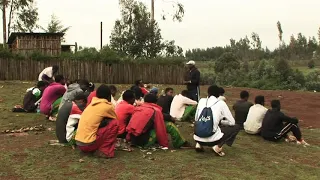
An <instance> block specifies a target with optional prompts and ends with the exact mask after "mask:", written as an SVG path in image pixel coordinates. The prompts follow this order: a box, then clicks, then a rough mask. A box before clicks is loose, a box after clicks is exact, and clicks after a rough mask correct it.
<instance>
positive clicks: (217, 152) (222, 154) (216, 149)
mask: <svg viewBox="0 0 320 180" xmlns="http://www.w3.org/2000/svg"><path fill="white" fill-rule="evenodd" d="M212 150H213V152H215V153H216V154H217V155H218V156H220V157H223V156H225V155H226V154H225V153H224V152H223V151H222V148H220V147H219V146H218V145H215V146H213V147H212Z"/></svg>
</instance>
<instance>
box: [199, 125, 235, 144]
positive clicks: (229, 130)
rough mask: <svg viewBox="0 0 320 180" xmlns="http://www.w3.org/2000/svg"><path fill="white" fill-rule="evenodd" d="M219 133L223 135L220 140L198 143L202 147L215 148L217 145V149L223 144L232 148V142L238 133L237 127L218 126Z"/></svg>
mask: <svg viewBox="0 0 320 180" xmlns="http://www.w3.org/2000/svg"><path fill="white" fill-rule="evenodd" d="M220 129H221V132H222V133H223V136H222V138H221V139H219V140H218V141H215V142H199V141H197V142H198V143H199V144H200V145H202V146H215V145H218V146H219V147H222V146H223V145H224V144H227V145H228V146H230V147H231V146H232V144H233V142H234V140H235V139H236V136H237V134H238V133H239V131H240V127H239V125H237V124H236V125H234V126H223V125H221V126H220Z"/></svg>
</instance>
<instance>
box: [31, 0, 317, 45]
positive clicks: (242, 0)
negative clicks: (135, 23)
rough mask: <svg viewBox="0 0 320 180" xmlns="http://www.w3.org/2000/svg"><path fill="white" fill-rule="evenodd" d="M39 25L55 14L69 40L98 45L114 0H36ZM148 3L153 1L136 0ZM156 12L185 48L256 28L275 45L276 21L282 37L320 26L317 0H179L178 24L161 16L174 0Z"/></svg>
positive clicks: (113, 14)
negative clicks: (182, 14) (181, 10)
mask: <svg viewBox="0 0 320 180" xmlns="http://www.w3.org/2000/svg"><path fill="white" fill-rule="evenodd" d="M36 1H37V7H38V8H39V24H40V25H42V26H46V25H47V24H48V21H49V20H50V16H51V14H55V15H56V16H57V17H58V18H59V19H60V20H61V21H62V22H63V24H64V25H66V26H71V29H70V30H69V31H68V32H67V35H66V41H67V43H74V42H78V44H79V45H80V46H86V47H96V48H98V47H99V44H100V39H99V38H100V32H99V31H100V21H102V22H103V29H104V30H103V36H104V37H103V42H104V44H107V43H109V36H110V33H111V30H112V28H113V25H114V21H115V20H116V19H118V18H119V15H120V12H119V3H118V0H90V1H88V0H54V1H52V0H36ZM140 1H142V2H145V3H146V4H147V6H148V7H150V1H151V0H140ZM155 1H156V4H155V14H156V15H155V16H156V20H158V21H159V25H160V28H161V30H162V36H163V38H164V39H165V40H175V41H176V44H177V45H180V46H181V47H183V49H184V50H187V49H189V48H197V47H199V48H206V47H212V46H224V45H226V44H228V43H229V40H230V38H234V39H236V40H237V39H239V38H241V37H244V36H245V35H248V36H250V34H251V32H257V33H258V34H259V35H260V38H261V40H262V46H263V47H265V46H268V47H269V48H271V49H273V48H274V47H276V46H277V45H278V37H277V34H278V32H277V28H276V23H277V21H278V20H279V21H280V22H281V24H282V29H283V32H284V34H283V37H284V40H285V41H287V42H288V41H289V37H290V35H291V34H295V35H296V34H297V33H299V32H302V34H304V35H305V36H316V37H317V31H318V29H319V27H320V13H319V8H320V0H179V1H180V2H181V3H182V4H183V5H184V8H185V17H184V19H183V21H182V22H181V23H179V22H173V21H171V20H169V19H168V20H166V21H163V20H161V14H162V11H165V12H169V13H172V12H173V10H174V9H173V8H172V3H171V2H172V1H174V0H155Z"/></svg>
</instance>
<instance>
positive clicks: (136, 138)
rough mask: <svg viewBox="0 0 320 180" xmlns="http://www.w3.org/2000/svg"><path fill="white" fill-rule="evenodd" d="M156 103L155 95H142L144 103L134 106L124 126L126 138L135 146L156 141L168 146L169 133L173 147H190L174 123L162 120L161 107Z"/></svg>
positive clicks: (150, 144) (151, 143)
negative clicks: (125, 126)
mask: <svg viewBox="0 0 320 180" xmlns="http://www.w3.org/2000/svg"><path fill="white" fill-rule="evenodd" d="M156 103H157V96H155V95H154V94H150V93H149V94H147V95H146V96H145V97H144V104H142V105H141V106H138V107H136V108H135V110H134V112H133V114H132V117H131V119H130V122H129V124H128V126H127V128H126V130H127V133H128V134H127V140H128V141H129V142H131V144H132V145H136V146H142V147H150V146H152V145H154V144H156V143H158V144H159V145H160V146H162V147H164V148H168V147H169V142H168V135H167V134H170V136H171V139H172V145H173V147H174V148H186V147H190V145H189V143H188V142H187V141H186V140H185V139H184V138H183V137H182V135H181V134H180V132H179V130H178V128H177V127H176V126H175V125H174V123H172V122H169V121H164V117H163V114H162V112H161V107H160V106H158V105H157V104H156Z"/></svg>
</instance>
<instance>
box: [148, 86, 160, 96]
mask: <svg viewBox="0 0 320 180" xmlns="http://www.w3.org/2000/svg"><path fill="white" fill-rule="evenodd" d="M158 92H159V89H158V88H156V87H154V88H152V89H151V90H150V93H151V94H154V95H156V96H158Z"/></svg>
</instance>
